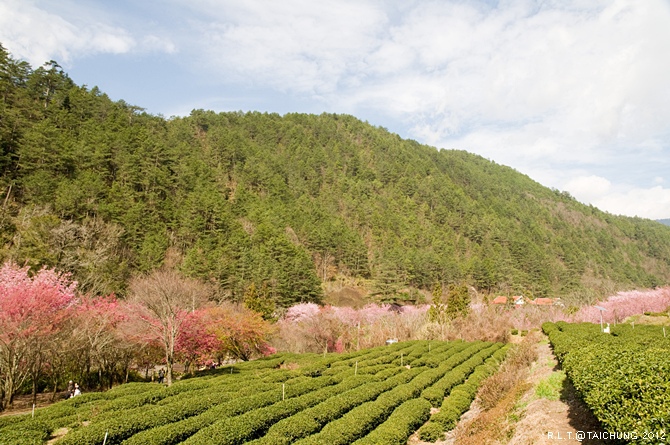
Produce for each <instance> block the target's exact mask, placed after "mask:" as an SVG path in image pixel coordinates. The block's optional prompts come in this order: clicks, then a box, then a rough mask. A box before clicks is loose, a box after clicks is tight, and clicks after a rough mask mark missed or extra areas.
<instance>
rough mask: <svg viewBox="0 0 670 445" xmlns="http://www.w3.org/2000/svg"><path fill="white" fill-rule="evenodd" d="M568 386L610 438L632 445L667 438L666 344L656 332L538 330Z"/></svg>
mask: <svg viewBox="0 0 670 445" xmlns="http://www.w3.org/2000/svg"><path fill="white" fill-rule="evenodd" d="M543 329H544V330H545V332H549V339H550V341H551V343H552V346H553V347H554V350H555V351H559V352H560V356H559V354H557V356H559V360H560V361H561V364H562V366H563V369H564V370H565V372H566V374H567V376H568V377H569V378H570V380H571V381H572V383H573V385H574V386H575V388H576V389H577V391H579V393H580V394H581V396H582V398H583V399H584V401H585V402H586V404H587V405H588V406H589V408H590V409H591V410H592V411H593V414H594V415H595V417H596V418H597V419H598V420H599V421H600V422H601V424H602V425H603V427H604V428H605V429H606V430H607V431H608V432H610V433H613V434H617V433H618V434H619V435H621V436H623V435H624V433H629V436H631V435H632V434H633V433H635V435H637V438H636V439H635V440H636V443H660V442H663V441H664V439H663V437H665V440H666V441H667V440H668V436H670V397H669V396H668V394H670V340H669V339H668V338H664V337H663V333H662V330H661V329H660V328H659V327H658V326H635V327H634V328H633V327H632V326H630V325H629V326H621V325H620V326H617V327H615V328H614V333H615V334H614V335H608V334H603V333H600V326H599V325H592V324H589V323H580V324H564V325H559V324H558V323H557V324H556V325H555V326H552V325H551V324H547V325H546V326H544V325H543Z"/></svg>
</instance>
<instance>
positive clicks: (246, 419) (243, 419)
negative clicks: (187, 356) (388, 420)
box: [184, 376, 369, 445]
mask: <svg viewBox="0 0 670 445" xmlns="http://www.w3.org/2000/svg"><path fill="white" fill-rule="evenodd" d="M367 381H369V377H364V376H352V377H349V378H348V379H346V380H344V381H343V382H342V383H341V384H339V385H335V386H329V387H325V388H321V389H319V390H316V391H312V392H309V393H307V394H304V395H302V396H299V397H295V398H292V399H287V400H283V401H280V402H278V403H275V404H273V405H271V406H267V407H265V408H259V409H255V410H253V411H249V412H247V413H245V414H242V415H240V416H237V417H232V418H227V419H224V420H222V421H219V422H216V423H214V424H212V425H210V426H209V427H207V428H204V429H202V430H200V431H198V432H197V433H196V434H194V435H193V436H191V437H190V438H188V439H187V440H185V441H184V443H185V444H190V445H237V444H242V443H245V442H247V441H249V440H252V439H254V438H256V437H259V436H261V435H263V434H264V433H265V431H267V429H268V428H270V426H272V425H273V424H274V423H276V422H278V421H279V420H281V419H284V418H286V417H289V416H291V415H293V414H295V413H298V412H300V411H302V410H305V409H307V408H309V407H311V406H314V405H317V404H318V403H320V402H322V401H324V400H326V399H328V398H330V397H333V396H334V395H336V394H338V393H340V392H342V391H347V390H350V389H352V388H355V387H357V386H360V385H362V384H364V383H366V382H367Z"/></svg>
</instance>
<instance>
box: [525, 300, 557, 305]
mask: <svg viewBox="0 0 670 445" xmlns="http://www.w3.org/2000/svg"><path fill="white" fill-rule="evenodd" d="M529 303H530V304H534V305H537V306H553V305H554V299H553V298H536V299H534V300H531V301H530V302H529Z"/></svg>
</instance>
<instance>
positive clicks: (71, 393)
mask: <svg viewBox="0 0 670 445" xmlns="http://www.w3.org/2000/svg"><path fill="white" fill-rule="evenodd" d="M73 396H74V382H73V381H72V380H70V381H69V382H67V398H68V399H69V398H72V397H73Z"/></svg>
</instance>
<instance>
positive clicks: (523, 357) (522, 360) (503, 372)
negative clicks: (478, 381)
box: [477, 333, 538, 410]
mask: <svg viewBox="0 0 670 445" xmlns="http://www.w3.org/2000/svg"><path fill="white" fill-rule="evenodd" d="M537 341H538V334H536V333H531V334H530V335H529V336H527V337H525V338H524V340H523V341H522V342H521V343H519V344H518V345H516V346H514V349H513V350H512V351H511V352H510V353H509V354H508V357H507V359H506V360H505V361H504V362H503V364H502V365H501V366H500V369H499V370H498V372H496V373H495V374H493V375H492V376H491V377H489V378H487V379H486V380H484V382H482V385H481V387H480V389H479V392H478V394H477V398H478V400H479V404H480V406H481V407H482V409H484V410H488V409H491V408H493V407H494V406H496V405H497V404H498V402H499V401H500V400H502V399H503V398H504V397H506V395H507V393H508V392H509V391H510V390H511V389H512V388H514V387H516V386H518V385H519V382H521V381H523V380H524V379H525V378H526V376H527V374H528V368H529V367H530V365H531V364H532V363H533V362H535V361H536V360H537V357H538V355H537V350H536V348H535V344H536V343H537Z"/></svg>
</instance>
